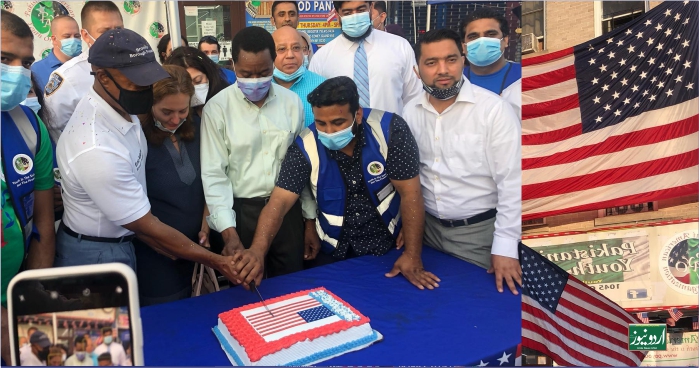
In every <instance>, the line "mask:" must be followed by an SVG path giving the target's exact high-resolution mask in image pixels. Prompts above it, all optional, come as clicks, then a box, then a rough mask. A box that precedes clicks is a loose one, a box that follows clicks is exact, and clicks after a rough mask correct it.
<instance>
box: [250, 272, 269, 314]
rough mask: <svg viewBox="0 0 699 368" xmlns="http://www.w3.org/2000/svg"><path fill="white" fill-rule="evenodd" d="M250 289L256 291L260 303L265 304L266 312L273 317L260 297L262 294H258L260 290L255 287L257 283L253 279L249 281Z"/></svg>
mask: <svg viewBox="0 0 699 368" xmlns="http://www.w3.org/2000/svg"><path fill="white" fill-rule="evenodd" d="M250 290H254V291H255V292H256V293H257V296H259V297H260V301H261V302H262V305H264V306H265V309H267V312H268V313H269V314H271V315H272V317H274V314H273V313H272V311H271V310H269V308H267V304H265V299H264V298H263V297H262V294H260V290H258V289H257V285H255V280H252V281H250Z"/></svg>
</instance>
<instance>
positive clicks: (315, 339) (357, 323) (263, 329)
mask: <svg viewBox="0 0 699 368" xmlns="http://www.w3.org/2000/svg"><path fill="white" fill-rule="evenodd" d="M265 302H266V304H267V307H268V308H269V309H270V311H271V312H272V313H273V314H274V317H272V316H271V315H270V314H269V313H268V312H267V309H265V307H264V305H262V303H261V302H258V303H254V304H249V305H246V306H243V307H240V308H235V309H232V310H230V311H227V312H223V313H221V314H219V315H218V325H217V326H216V327H214V328H213V330H214V334H216V337H217V338H218V340H219V342H220V343H221V347H222V348H223V350H224V351H225V352H226V355H227V356H228V359H229V360H230V361H231V363H232V364H233V365H239V366H240V365H261V366H275V365H288V366H302V365H311V364H315V363H319V362H322V361H325V360H328V359H331V358H333V357H336V356H339V355H342V354H345V353H348V352H351V351H355V350H359V349H363V348H365V347H367V346H369V345H371V344H373V343H374V342H376V341H380V340H381V339H382V338H383V337H382V336H381V334H380V333H378V332H377V331H375V330H373V329H372V328H371V326H370V325H369V318H367V317H365V316H364V315H362V314H361V313H359V312H358V311H357V310H356V309H354V308H353V307H352V306H350V305H349V304H347V303H346V302H344V301H343V300H342V299H340V298H338V297H337V296H335V295H334V294H332V293H331V292H329V291H328V290H326V289H325V288H317V289H313V290H306V291H300V292H298V293H293V294H288V295H284V296H281V297H278V298H273V299H269V300H266V301H265Z"/></svg>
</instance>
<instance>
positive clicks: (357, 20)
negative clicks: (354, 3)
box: [340, 12, 371, 37]
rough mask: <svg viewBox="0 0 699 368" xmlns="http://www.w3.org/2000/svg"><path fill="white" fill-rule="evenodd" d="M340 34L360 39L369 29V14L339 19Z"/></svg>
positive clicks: (346, 16)
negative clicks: (340, 23)
mask: <svg viewBox="0 0 699 368" xmlns="http://www.w3.org/2000/svg"><path fill="white" fill-rule="evenodd" d="M340 20H341V21H342V32H345V33H346V34H347V35H348V36H350V37H360V36H362V35H364V34H365V33H366V31H367V30H368V29H369V27H371V18H369V12H364V13H354V14H350V15H345V16H343V17H342V18H341V19H340Z"/></svg>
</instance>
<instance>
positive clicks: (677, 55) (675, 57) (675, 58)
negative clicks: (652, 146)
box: [672, 54, 682, 61]
mask: <svg viewBox="0 0 699 368" xmlns="http://www.w3.org/2000/svg"><path fill="white" fill-rule="evenodd" d="M672 59H674V60H675V61H680V59H682V57H681V56H680V54H675V56H673V57H672Z"/></svg>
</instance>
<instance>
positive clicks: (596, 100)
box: [592, 96, 600, 104]
mask: <svg viewBox="0 0 699 368" xmlns="http://www.w3.org/2000/svg"><path fill="white" fill-rule="evenodd" d="M592 101H595V103H596V104H598V103H599V102H600V98H599V96H595V98H593V99H592Z"/></svg>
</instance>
